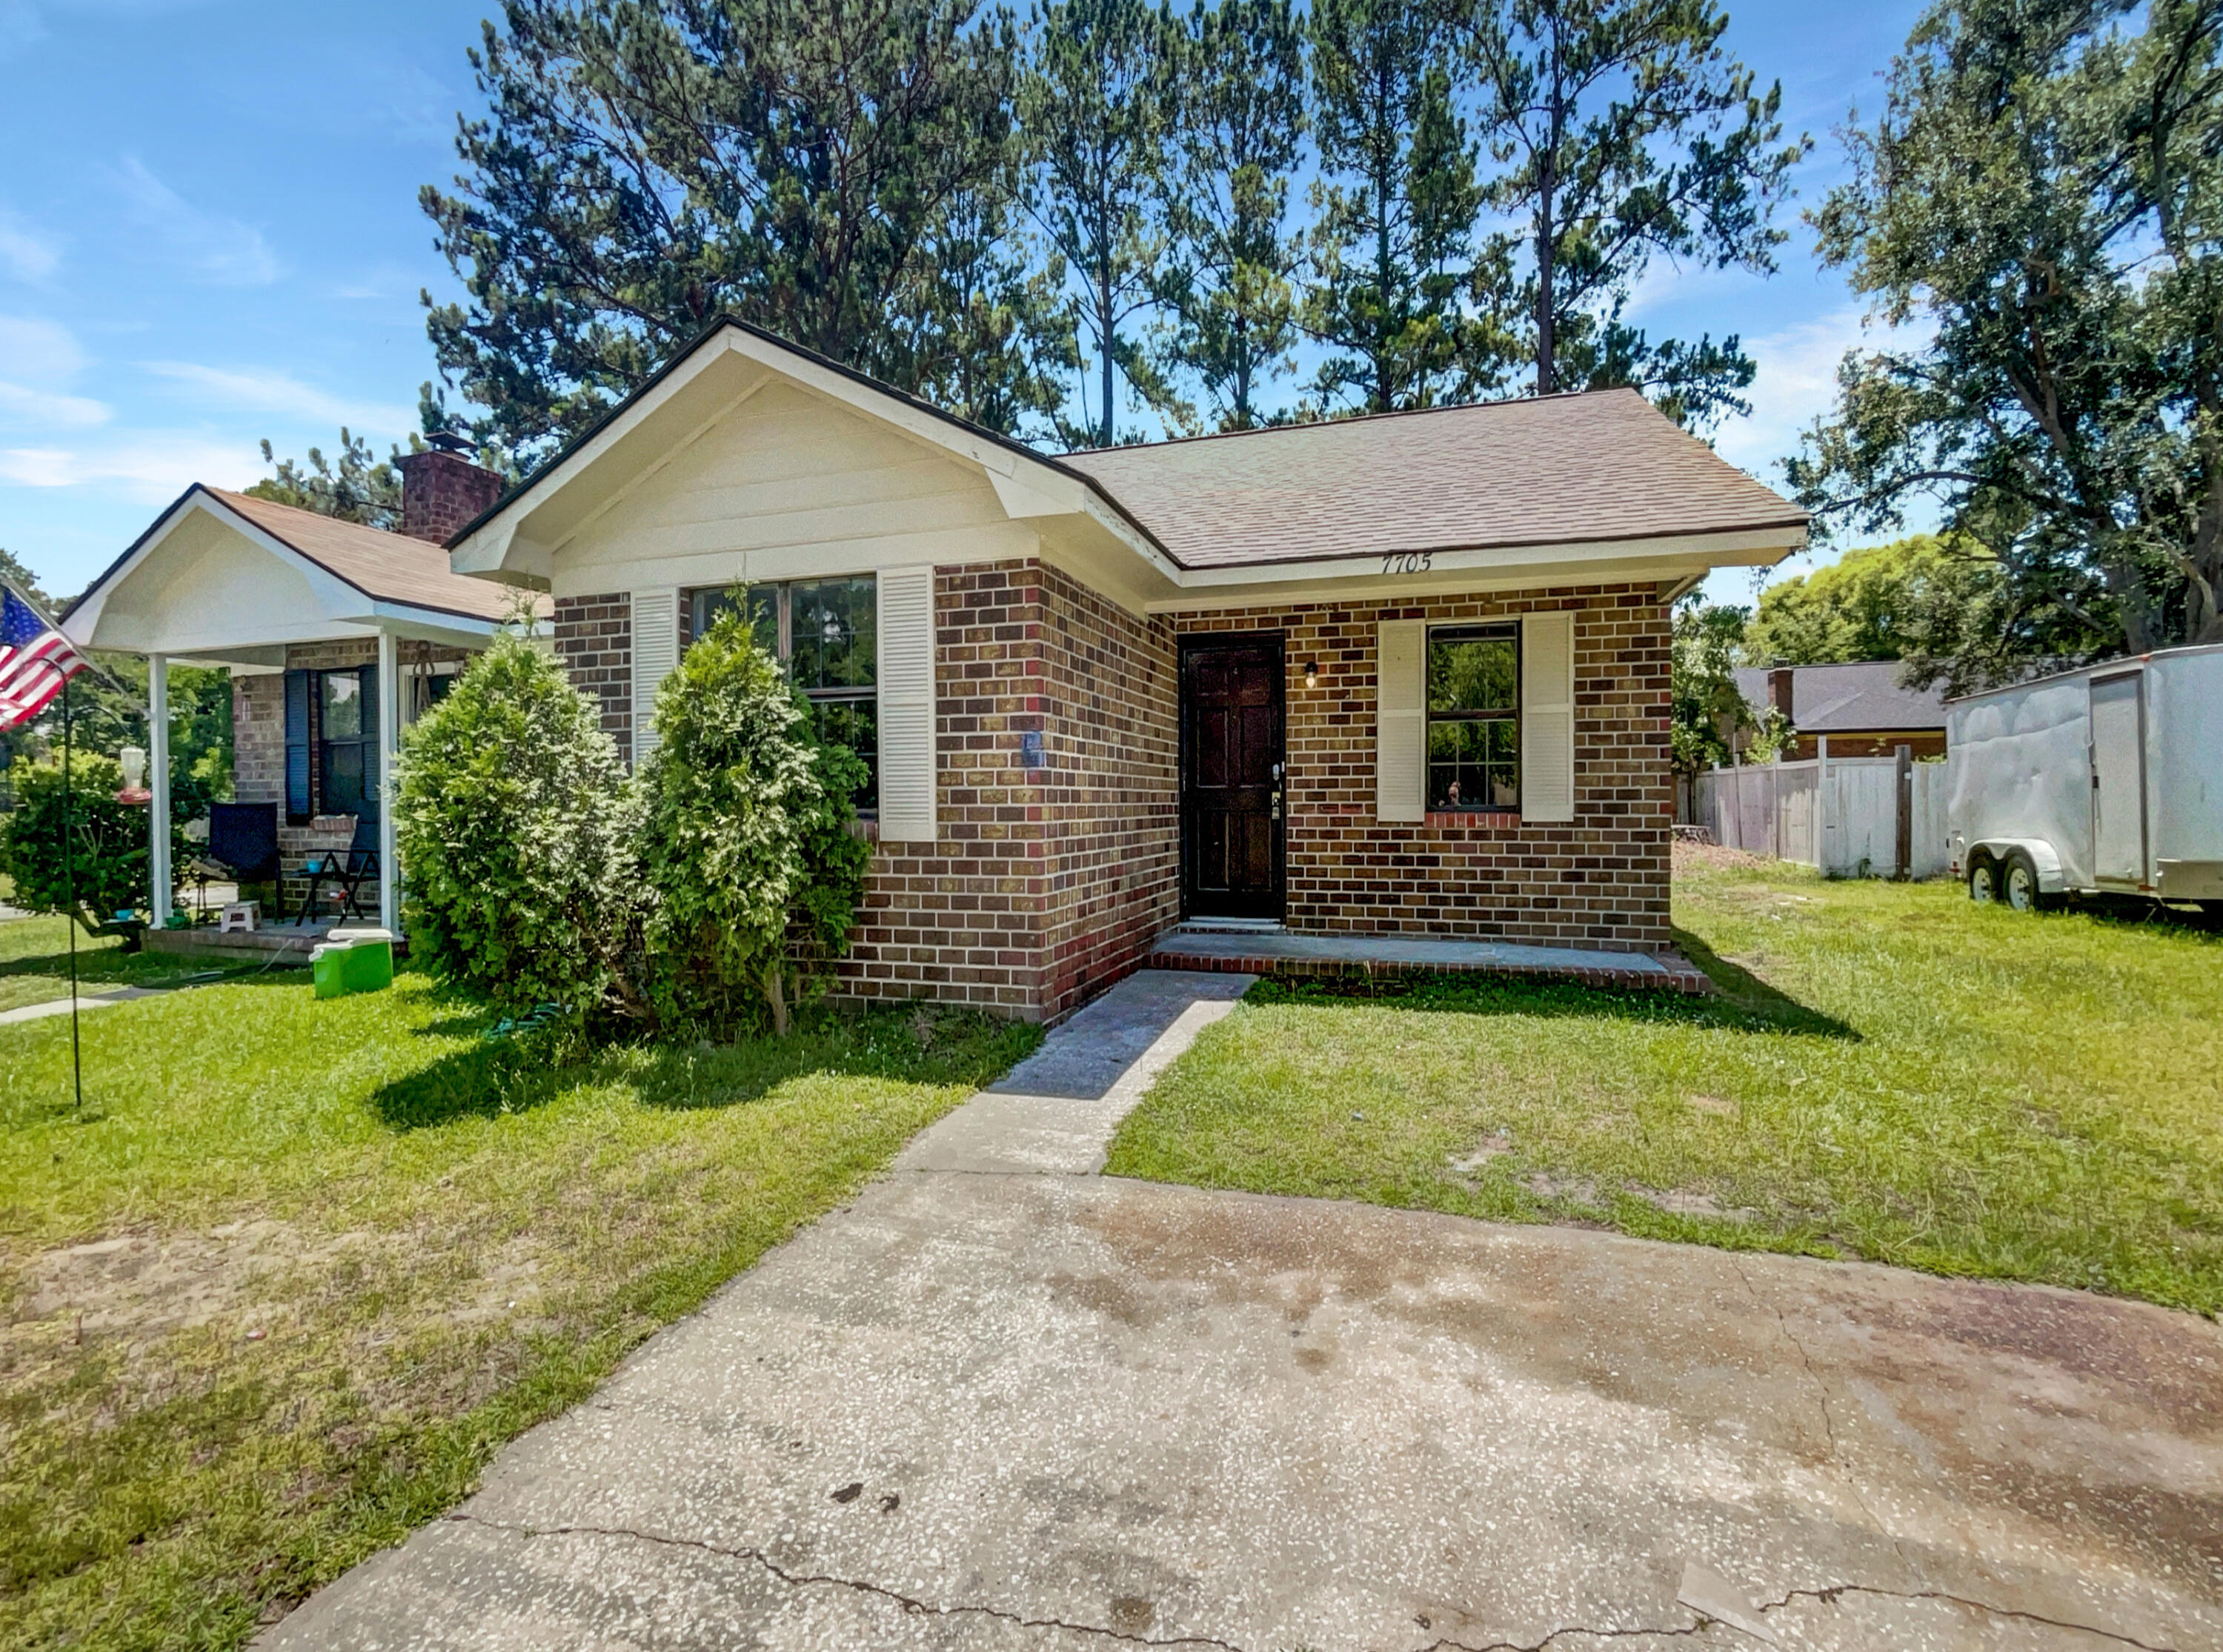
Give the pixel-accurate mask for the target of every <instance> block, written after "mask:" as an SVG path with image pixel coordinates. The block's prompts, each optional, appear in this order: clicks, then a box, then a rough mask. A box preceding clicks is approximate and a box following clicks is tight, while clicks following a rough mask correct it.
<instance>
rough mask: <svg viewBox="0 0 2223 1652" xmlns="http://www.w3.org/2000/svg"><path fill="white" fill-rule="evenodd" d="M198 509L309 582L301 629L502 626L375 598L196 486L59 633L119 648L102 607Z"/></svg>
mask: <svg viewBox="0 0 2223 1652" xmlns="http://www.w3.org/2000/svg"><path fill="white" fill-rule="evenodd" d="M196 512H205V513H207V514H208V515H209V516H211V517H212V518H215V519H216V520H217V522H218V523H220V524H222V525H223V526H224V527H225V528H226V529H228V530H230V531H231V532H233V533H236V534H237V535H239V536H240V537H242V538H243V539H245V540H246V541H247V542H248V543H250V544H252V545H254V546H255V548H256V549H257V550H261V551H262V552H263V553H264V554H265V555H267V556H273V557H275V558H276V559H277V560H278V561H280V562H283V563H285V564H287V566H289V567H291V568H293V569H294V570H295V571H296V572H298V573H299V574H300V575H301V576H302V577H303V578H304V579H305V580H306V581H308V585H309V590H310V593H311V595H312V598H313V599H314V600H315V603H316V612H313V613H312V614H306V615H304V616H303V619H304V620H305V624H306V628H307V629H309V630H312V631H313V630H318V629H319V628H329V629H328V630H325V631H324V635H328V636H330V637H331V638H335V639H342V638H352V637H367V636H375V635H376V634H377V633H378V632H379V631H381V630H394V631H402V632H408V633H410V634H419V633H423V632H426V631H441V632H445V633H448V634H450V635H452V636H457V637H459V638H461V637H471V638H484V637H490V636H492V635H493V634H494V631H495V630H496V629H497V627H498V626H499V625H500V623H501V622H500V621H498V620H493V619H477V618H475V617H474V616H470V615H466V614H458V613H451V612H447V611H446V610H444V609H438V608H425V607H419V606H416V605H414V604H411V603H406V602H395V601H390V600H385V599H382V598H379V597H375V596H373V595H371V594H370V593H368V592H367V591H365V590H363V589H362V587H360V586H358V585H356V584H355V583H353V582H352V581H349V580H347V579H344V578H343V577H342V576H341V575H337V574H335V573H333V572H332V570H331V569H330V568H326V567H325V566H324V564H323V563H322V562H318V561H317V560H316V558H314V557H313V556H308V555H306V554H305V553H304V552H302V551H299V550H295V549H294V548H293V546H291V545H289V544H287V543H286V542H285V541H284V540H282V539H280V538H279V537H277V536H276V535H274V534H273V533H271V532H269V531H268V530H267V529H265V528H263V527H261V526H260V525H259V524H256V523H255V522H254V521H252V520H251V519H249V518H247V517H245V516H242V514H241V513H240V512H237V511H236V510H234V509H232V508H231V506H229V505H227V504H225V503H224V501H223V500H222V499H218V498H217V497H216V495H215V494H213V493H211V492H209V491H208V490H207V489H205V488H202V487H195V488H192V489H191V490H190V491H189V492H187V493H186V496H185V497H184V498H183V499H179V501H178V502H177V503H176V504H175V505H173V506H171V507H170V508H169V509H168V510H167V512H164V513H163V514H162V516H161V518H160V519H159V520H158V521H157V522H156V523H155V524H154V527H153V528H152V529H151V530H150V531H148V534H147V536H146V537H145V538H143V539H142V540H141V541H140V542H139V544H138V546H137V547H136V548H135V550H133V552H132V553H131V555H130V556H129V557H128V558H126V559H125V560H124V561H123V562H121V563H119V564H118V565H117V566H116V567H114V568H110V569H109V570H108V572H107V573H106V574H104V575H102V577H101V579H100V581H99V583H98V585H96V586H95V587H93V588H92V589H91V591H89V592H87V593H86V594H85V598H84V600H82V601H80V602H79V604H78V605H77V606H76V607H75V608H73V609H72V611H71V612H70V614H69V616H68V618H66V619H64V620H63V621H62V622H61V629H62V633H63V635H65V636H66V637H67V638H69V639H70V640H71V641H72V643H75V644H77V645H78V646H79V647H80V648H104V647H111V646H116V644H107V643H104V642H102V641H101V640H100V621H101V617H102V616H103V615H104V613H105V612H107V609H108V600H109V598H110V595H111V594H114V593H115V592H116V591H117V590H118V589H120V588H121V587H123V584H124V583H125V581H128V580H129V579H130V578H131V576H132V575H134V574H135V573H137V572H138V571H139V570H140V569H141V568H144V567H145V566H146V565H147V563H148V561H149V559H151V558H152V557H154V556H155V555H156V554H157V553H158V552H159V551H161V549H162V547H163V546H164V545H166V544H167V543H169V541H170V538H171V536H172V535H173V534H174V533H176V532H177V531H178V529H179V527H180V526H182V525H183V524H185V523H186V521H187V520H188V519H189V518H192V516H193V515H194V513H196ZM286 640H287V641H293V642H304V641H311V640H316V639H315V638H309V637H305V636H293V637H289V638H287V639H286ZM268 641H269V639H268V638H263V637H249V636H240V637H236V638H230V639H228V640H226V639H211V640H209V641H205V642H195V643H188V644H182V645H181V647H182V648H186V649H190V650H193V651H200V652H216V651H220V650H223V649H224V648H228V647H230V648H241V647H256V646H261V645H263V644H266V643H267V642H268ZM126 651H136V650H126Z"/></svg>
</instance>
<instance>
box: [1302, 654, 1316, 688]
mask: <svg viewBox="0 0 2223 1652" xmlns="http://www.w3.org/2000/svg"><path fill="white" fill-rule="evenodd" d="M1305 687H1306V688H1319V661H1318V660H1307V661H1306V662H1305Z"/></svg>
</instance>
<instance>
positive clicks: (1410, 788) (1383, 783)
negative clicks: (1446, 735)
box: [1374, 619, 1428, 820]
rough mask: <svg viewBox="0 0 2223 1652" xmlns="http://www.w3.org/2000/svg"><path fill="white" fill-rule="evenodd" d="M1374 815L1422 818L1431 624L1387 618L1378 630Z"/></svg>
mask: <svg viewBox="0 0 2223 1652" xmlns="http://www.w3.org/2000/svg"><path fill="white" fill-rule="evenodd" d="M1375 650H1376V651H1375V690H1374V818H1375V819H1376V820H1426V818H1427V813H1428V799H1427V770H1428V763H1427V749H1426V748H1427V738H1428V727H1427V715H1426V713H1427V693H1426V682H1427V652H1428V628H1427V625H1426V623H1425V622H1423V621H1421V620H1418V619H1384V620H1382V622H1381V624H1380V625H1378V626H1377V627H1376V632H1375Z"/></svg>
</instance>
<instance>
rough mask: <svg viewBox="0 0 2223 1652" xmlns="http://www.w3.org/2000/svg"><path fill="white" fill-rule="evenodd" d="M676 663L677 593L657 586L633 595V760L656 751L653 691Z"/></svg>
mask: <svg viewBox="0 0 2223 1652" xmlns="http://www.w3.org/2000/svg"><path fill="white" fill-rule="evenodd" d="M678 663H679V592H678V589H677V587H673V586H661V587H656V588H654V589H652V590H647V591H635V592H634V593H633V766H634V767H636V768H638V767H639V765H640V764H641V763H643V762H644V761H645V759H646V758H647V757H648V754H649V753H650V752H652V751H654V750H656V691H657V689H658V688H659V687H660V686H661V685H662V683H663V682H664V678H666V677H668V676H670V675H671V673H672V669H673V668H675V667H676V666H677V665H678Z"/></svg>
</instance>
